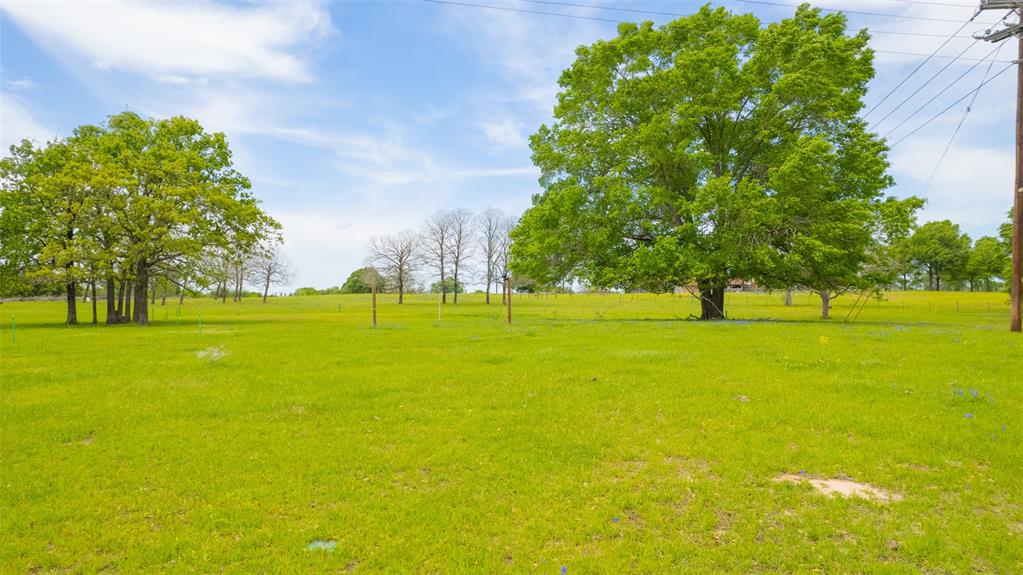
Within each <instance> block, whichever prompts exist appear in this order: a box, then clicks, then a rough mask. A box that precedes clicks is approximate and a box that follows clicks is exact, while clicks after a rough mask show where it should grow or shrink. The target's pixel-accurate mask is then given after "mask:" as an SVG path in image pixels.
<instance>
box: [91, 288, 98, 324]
mask: <svg viewBox="0 0 1023 575" xmlns="http://www.w3.org/2000/svg"><path fill="white" fill-rule="evenodd" d="M97 323H99V318H98V317H97V313H96V278H92V325H96V324H97Z"/></svg>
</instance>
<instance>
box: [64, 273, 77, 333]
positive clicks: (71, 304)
mask: <svg viewBox="0 0 1023 575" xmlns="http://www.w3.org/2000/svg"><path fill="white" fill-rule="evenodd" d="M75 288H76V286H75V282H68V283H67V287H66V289H67V324H68V325H78V299H77V298H76V297H75Z"/></svg>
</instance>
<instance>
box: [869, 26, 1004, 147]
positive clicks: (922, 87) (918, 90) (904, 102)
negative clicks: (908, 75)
mask: <svg viewBox="0 0 1023 575" xmlns="http://www.w3.org/2000/svg"><path fill="white" fill-rule="evenodd" d="M979 41H980V40H974V41H973V42H971V43H970V44H969V45H968V46H967V47H966V48H964V49H963V51H962V52H960V53H959V54H957V55H956V57H955V58H952V59H951V60H949V61H948V63H946V64H945V65H944V66H942V67H941V69H940V70H938V71H937V72H935V73H934V74H933V75H932V76H931V77H930V78H928V79H927V80H925V81H924V83H923V84H920V86H918V87H917V89H916V90H913V93H912V94H910V95H909V96H906V98H905V99H903V100H902V101H901V102H899V104H898V105H897V106H895V107H894V108H892V109H891V110H888V113H887V114H885V115H884V117H883V118H881V119H880V120H878V121H877V122H875V123H874V126H875V127H876V126H879V125H880V124H882V123H884V121H885V120H887V119H888V118H891V117H892V114H894V113H895V112H898V111H899V109H900V108H902V107H903V106H905V105H906V104H907V103H909V101H910V100H912V99H913V97H914V96H916V95H917V94H919V93H920V90H923V89H924V88H926V87H927V86H929V85H930V83H931V82H933V81H934V80H936V79H938V76H941V75H942V74H944V73H945V70H948V69H949V67H951V66H952V64H955V63H956V61H958V60H959V59H960V58H962V57H963V55H965V54H966V53H967V52H969V51H970V49H971V48H973V47H974V46H976V45H977V42H979ZM995 51H997V48H996V49H995V50H992V52H991V53H990V54H988V55H987V56H985V58H989V57H991V56H992V55H993V54H994V52H995ZM992 63H993V61H992Z"/></svg>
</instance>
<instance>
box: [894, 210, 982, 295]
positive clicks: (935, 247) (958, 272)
mask: <svg viewBox="0 0 1023 575" xmlns="http://www.w3.org/2000/svg"><path fill="white" fill-rule="evenodd" d="M970 245H971V242H970V236H968V235H966V234H963V233H960V232H959V226H958V225H957V224H953V223H952V222H951V221H949V220H942V221H940V222H928V223H926V224H924V225H922V226H920V228H918V229H917V230H916V231H915V232H913V235H912V236H910V237H909V239H908V240H907V242H906V249H907V251H908V254H909V257H910V258H911V259H912V261H913V262H914V263H915V264H916V265H918V266H920V267H922V268H923V269H925V270H926V271H927V289H929V290H939V291H940V290H941V281H942V280H943V279H944V280H954V279H956V278H959V277H962V276H963V274H964V273H965V270H966V264H967V262H968V261H969V255H970Z"/></svg>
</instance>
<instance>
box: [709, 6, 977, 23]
mask: <svg viewBox="0 0 1023 575" xmlns="http://www.w3.org/2000/svg"><path fill="white" fill-rule="evenodd" d="M729 1H731V2H741V3H743V4H760V5H763V6H781V7H784V8H798V7H799V5H798V4H785V3H782V2H772V1H770V0H729ZM816 8H818V9H819V10H821V11H822V12H841V13H843V14H855V15H857V16H881V17H884V18H903V19H907V20H926V21H929V22H953V23H959V20H953V19H951V18H934V17H931V16H911V15H909V14H891V13H887V12H866V11H862V10H843V9H841V8H821V7H819V6H817V7H816ZM971 20H972V18H971ZM977 24H990V25H994V24H995V22H977Z"/></svg>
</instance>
